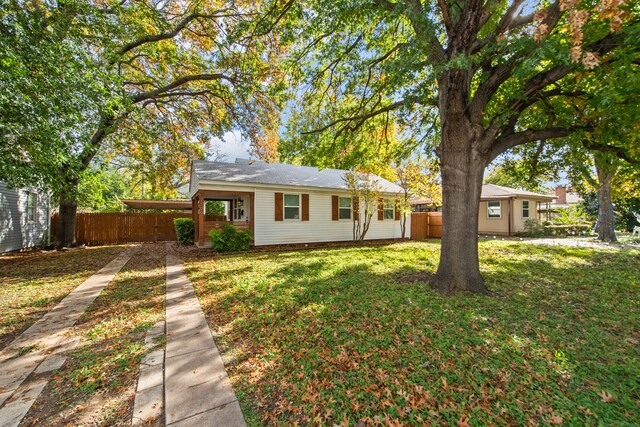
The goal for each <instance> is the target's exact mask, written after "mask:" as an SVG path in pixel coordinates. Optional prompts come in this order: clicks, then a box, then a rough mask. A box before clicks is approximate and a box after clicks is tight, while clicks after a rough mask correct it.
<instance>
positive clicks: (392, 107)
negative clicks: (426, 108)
mask: <svg viewBox="0 0 640 427" xmlns="http://www.w3.org/2000/svg"><path fill="white" fill-rule="evenodd" d="M406 103H407V100H402V101H398V102H394V103H393V104H389V105H387V106H386V107H382V108H380V109H378V110H374V111H370V112H368V113H365V114H361V115H358V116H352V117H343V118H340V119H336V120H334V121H332V122H330V123H329V124H327V125H325V126H323V127H321V128H318V129H313V130H310V131H306V132H302V135H311V134H314V133H321V132H324V131H325V130H327V129H329V128H331V127H333V126H335V125H337V124H339V123H344V122H350V121H354V120H367V119H370V118H371V117H375V116H377V115H380V114H383V113H386V112H387V111H392V110H395V109H397V108H400V107H402V106H403V105H405V104H406Z"/></svg>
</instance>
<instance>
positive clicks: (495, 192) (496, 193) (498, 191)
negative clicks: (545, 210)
mask: <svg viewBox="0 0 640 427" xmlns="http://www.w3.org/2000/svg"><path fill="white" fill-rule="evenodd" d="M513 196H525V197H526V196H530V197H539V198H547V199H549V200H551V199H554V198H555V197H556V196H553V195H548V194H539V193H533V192H531V191H526V190H519V189H516V188H509V187H503V186H501V185H495V184H485V185H483V186H482V195H481V196H480V197H482V198H483V199H489V198H491V197H496V198H503V197H513Z"/></svg>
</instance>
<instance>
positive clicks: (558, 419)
mask: <svg viewBox="0 0 640 427" xmlns="http://www.w3.org/2000/svg"><path fill="white" fill-rule="evenodd" d="M563 422H564V419H563V418H562V417H561V416H560V415H555V416H553V417H551V419H550V420H549V424H555V425H560V424H562V423H563Z"/></svg>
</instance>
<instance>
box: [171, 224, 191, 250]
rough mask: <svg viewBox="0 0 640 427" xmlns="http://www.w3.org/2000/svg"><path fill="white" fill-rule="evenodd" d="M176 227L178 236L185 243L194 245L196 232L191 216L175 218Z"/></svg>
mask: <svg viewBox="0 0 640 427" xmlns="http://www.w3.org/2000/svg"><path fill="white" fill-rule="evenodd" d="M173 225H175V227H176V237H177V238H178V241H179V242H180V243H182V244H183V245H192V244H193V236H194V233H195V224H194V222H193V219H191V218H176V219H174V220H173Z"/></svg>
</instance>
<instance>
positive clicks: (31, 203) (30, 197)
mask: <svg viewBox="0 0 640 427" xmlns="http://www.w3.org/2000/svg"><path fill="white" fill-rule="evenodd" d="M37 204H38V195H37V194H36V193H31V192H29V193H27V222H35V220H36V216H37V215H36V213H37V211H36V209H37V207H36V205H37Z"/></svg>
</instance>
